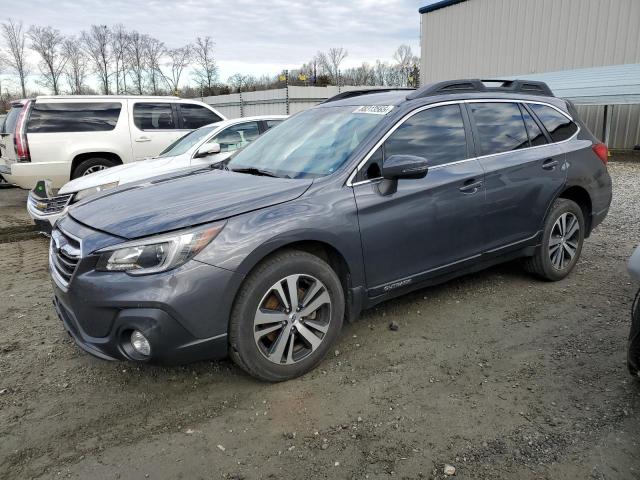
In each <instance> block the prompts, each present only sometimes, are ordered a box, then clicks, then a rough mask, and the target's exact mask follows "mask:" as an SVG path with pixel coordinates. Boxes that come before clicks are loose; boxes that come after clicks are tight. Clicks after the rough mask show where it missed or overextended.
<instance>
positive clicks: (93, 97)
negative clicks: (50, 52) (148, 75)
mask: <svg viewBox="0 0 640 480" xmlns="http://www.w3.org/2000/svg"><path fill="white" fill-rule="evenodd" d="M88 99H91V100H115V99H118V100H124V99H131V100H191V101H196V102H200V100H196V99H193V98H190V99H183V98H180V97H176V96H173V95H38V96H37V97H36V101H37V100H88ZM200 103H201V102H200Z"/></svg>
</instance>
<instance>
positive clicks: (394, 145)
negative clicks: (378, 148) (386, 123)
mask: <svg viewBox="0 0 640 480" xmlns="http://www.w3.org/2000/svg"><path fill="white" fill-rule="evenodd" d="M392 155H417V156H420V157H424V158H426V159H427V161H428V162H429V165H430V166H435V165H442V164H444V163H449V162H455V161H457V160H464V159H465V158H467V157H468V155H467V140H466V135H465V128H464V122H463V120H462V112H461V111H460V106H459V105H445V106H442V107H434V108H429V109H427V110H424V111H422V112H420V113H416V114H415V115H413V116H412V117H410V118H409V119H408V120H407V121H406V122H404V123H403V124H402V125H400V127H398V129H397V130H396V131H395V132H393V134H391V136H390V137H389V138H388V139H387V140H386V142H385V144H384V157H385V158H389V157H390V156H392Z"/></svg>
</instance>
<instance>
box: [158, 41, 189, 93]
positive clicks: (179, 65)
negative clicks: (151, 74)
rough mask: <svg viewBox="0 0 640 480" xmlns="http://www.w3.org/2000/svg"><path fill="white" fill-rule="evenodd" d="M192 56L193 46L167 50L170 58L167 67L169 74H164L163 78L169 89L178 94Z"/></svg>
mask: <svg viewBox="0 0 640 480" xmlns="http://www.w3.org/2000/svg"><path fill="white" fill-rule="evenodd" d="M191 55H192V52H191V45H185V46H184V47H180V48H172V49H169V50H167V57H168V58H169V61H168V62H167V63H166V64H165V66H166V67H167V69H168V70H169V72H168V73H164V72H162V76H163V78H164V80H165V82H167V85H168V86H169V89H170V90H171V91H173V92H174V93H176V94H177V92H178V89H179V87H180V77H181V76H182V72H183V71H184V69H185V68H187V67H188V66H189V62H190V61H191Z"/></svg>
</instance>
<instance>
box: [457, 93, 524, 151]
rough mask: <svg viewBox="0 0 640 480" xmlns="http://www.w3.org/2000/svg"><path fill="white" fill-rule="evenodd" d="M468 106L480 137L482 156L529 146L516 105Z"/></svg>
mask: <svg viewBox="0 0 640 480" xmlns="http://www.w3.org/2000/svg"><path fill="white" fill-rule="evenodd" d="M469 106H470V107H471V115H472V116H473V119H474V121H475V124H476V129H477V131H478V136H479V137H480V150H481V152H482V155H492V154H495V153H502V152H510V151H512V150H518V149H520V148H526V147H528V146H529V137H528V135H527V130H526V129H525V126H524V121H523V120H522V114H521V113H520V107H518V105H517V104H515V103H471V104H469Z"/></svg>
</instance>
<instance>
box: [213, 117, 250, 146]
mask: <svg viewBox="0 0 640 480" xmlns="http://www.w3.org/2000/svg"><path fill="white" fill-rule="evenodd" d="M258 135H260V131H259V130H258V122H247V123H241V124H239V125H232V126H231V127H229V128H226V129H225V130H223V131H222V132H220V133H219V134H218V135H216V136H215V137H214V138H212V139H211V140H209V141H208V142H207V143H219V144H220V151H221V152H233V151H235V150H238V149H240V148H243V147H246V146H247V145H249V144H250V143H251V142H253V141H254V140H255V139H256V138H258Z"/></svg>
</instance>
